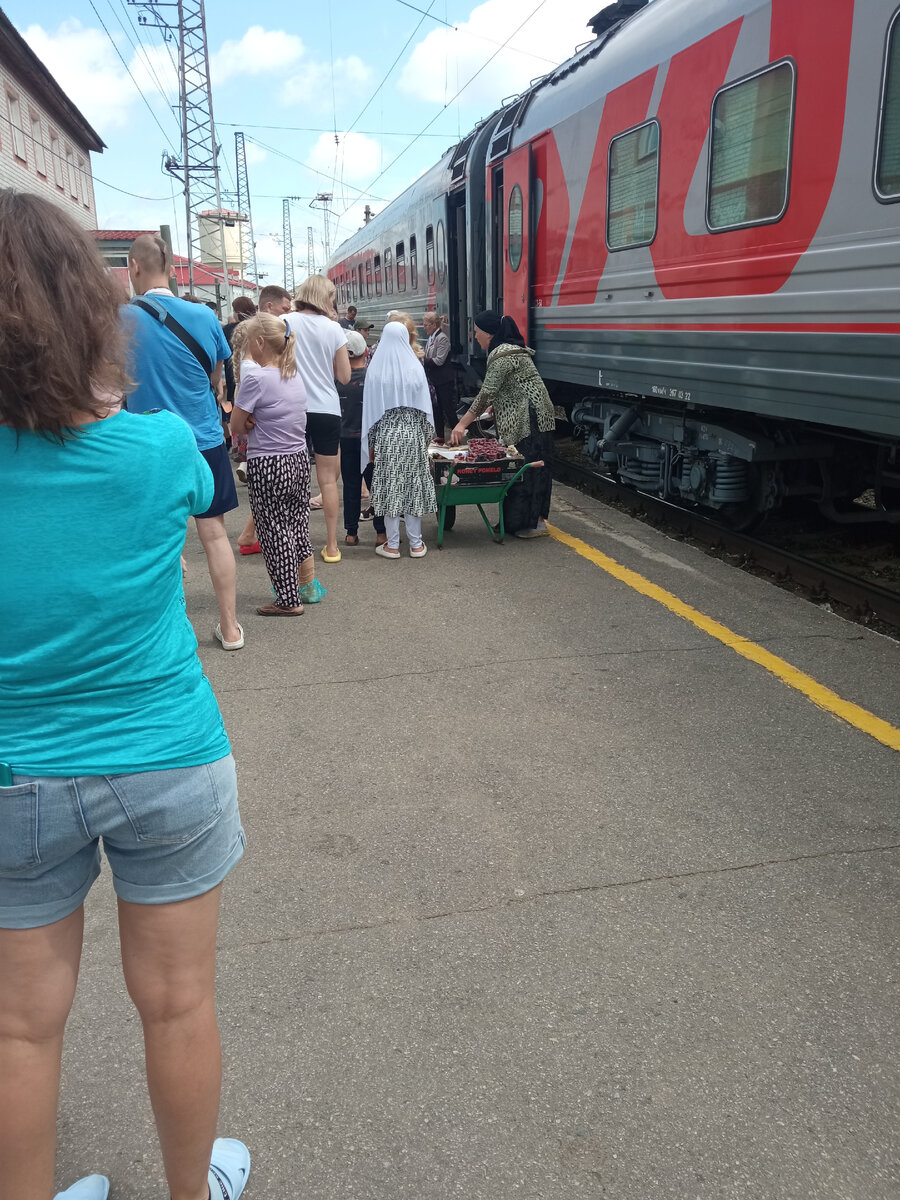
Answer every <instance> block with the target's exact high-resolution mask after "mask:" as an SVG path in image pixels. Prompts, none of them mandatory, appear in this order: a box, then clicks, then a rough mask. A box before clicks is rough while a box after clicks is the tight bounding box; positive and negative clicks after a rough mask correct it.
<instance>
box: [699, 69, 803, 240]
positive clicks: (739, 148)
mask: <svg viewBox="0 0 900 1200" xmlns="http://www.w3.org/2000/svg"><path fill="white" fill-rule="evenodd" d="M793 109H794V65H793V63H792V62H781V63H777V64H776V65H775V66H774V67H768V68H767V69H766V70H765V71H762V72H760V73H759V74H758V75H754V76H753V77H752V78H750V79H745V80H743V82H741V83H733V84H729V85H728V87H724V88H722V89H721V91H719V92H717V93H716V96H715V99H714V100H713V104H712V117H711V123H710V131H711V137H710V151H709V188H708V195H707V204H706V222H707V225H708V226H709V228H710V230H711V231H712V232H713V233H716V232H719V231H721V230H724V229H735V228H738V227H740V226H744V225H761V224H764V223H766V222H767V221H780V220H781V218H782V217H783V216H784V214H785V212H786V210H787V205H788V186H789V179H790V164H791V125H792V117H793Z"/></svg>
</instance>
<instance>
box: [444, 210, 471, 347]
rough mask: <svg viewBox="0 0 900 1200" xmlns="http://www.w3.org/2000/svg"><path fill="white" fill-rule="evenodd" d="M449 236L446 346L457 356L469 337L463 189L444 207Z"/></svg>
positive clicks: (467, 273) (467, 272)
mask: <svg viewBox="0 0 900 1200" xmlns="http://www.w3.org/2000/svg"><path fill="white" fill-rule="evenodd" d="M447 231H448V235H449V254H448V263H447V266H448V268H449V278H448V313H447V315H448V317H449V318H450V330H449V333H450V344H451V346H452V347H453V353H454V354H459V353H460V352H461V351H462V350H463V348H464V347H465V346H466V344H467V342H468V338H469V334H468V326H469V310H468V291H469V271H468V266H467V256H466V193H465V190H464V189H460V190H459V191H458V192H456V193H454V194H451V195H450V198H449V204H448V206H447Z"/></svg>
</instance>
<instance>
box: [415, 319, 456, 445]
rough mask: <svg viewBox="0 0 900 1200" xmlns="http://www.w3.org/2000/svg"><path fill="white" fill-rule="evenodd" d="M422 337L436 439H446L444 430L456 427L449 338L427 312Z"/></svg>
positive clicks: (439, 323)
mask: <svg viewBox="0 0 900 1200" xmlns="http://www.w3.org/2000/svg"><path fill="white" fill-rule="evenodd" d="M422 324H423V325H424V326H425V334H426V336H427V338H428V340H427V341H426V343H425V374H426V375H427V376H428V382H429V383H430V384H431V386H432V387H433V388H434V394H435V397H436V400H435V403H434V431H435V437H438V438H443V437H446V436H447V435H446V430H448V429H452V428H453V426H454V425H455V424H456V372H455V371H454V369H453V363H452V362H451V361H450V339H449V338H448V337H447V335H446V333H445V332H444V330H443V328H442V325H441V318H440V317H439V316H438V315H437V313H434V312H427V313H426V314H425V316H424V317H423V318H422Z"/></svg>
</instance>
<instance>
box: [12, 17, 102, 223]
mask: <svg viewBox="0 0 900 1200" xmlns="http://www.w3.org/2000/svg"><path fill="white" fill-rule="evenodd" d="M103 149H104V143H103V141H102V140H101V139H100V136H99V134H98V133H97V132H96V130H94V129H93V128H92V127H91V126H90V125H89V124H88V122H87V121H86V120H85V118H84V116H83V115H82V114H81V113H80V112H79V111H78V109H77V108H76V107H75V105H74V104H73V103H72V101H71V100H70V99H69V98H68V96H67V95H66V94H65V92H64V91H63V90H62V88H61V87H60V86H59V84H58V83H57V82H56V80H55V79H54V78H53V76H52V75H51V74H50V72H49V71H48V70H47V68H46V67H45V66H44V64H43V63H42V62H41V60H40V59H39V58H38V57H37V55H36V54H35V53H34V51H33V50H32V49H31V47H30V46H29V45H28V43H27V42H26V41H25V39H24V38H23V37H22V36H21V35H20V34H19V33H18V32H17V31H16V29H15V27H14V26H13V25H12V23H11V22H10V20H9V18H8V17H7V16H6V14H5V13H4V12H3V10H2V9H0V187H4V188H6V187H9V188H15V189H16V190H17V191H23V192H34V193H35V194H36V195H40V196H44V197H46V198H47V199H48V200H52V201H53V202H54V203H55V204H58V205H59V206H60V208H63V209H64V210H65V211H66V212H68V213H69V215H70V216H71V217H73V218H74V219H75V220H76V221H77V222H78V224H79V225H82V226H84V228H85V229H95V228H96V226H97V209H96V204H95V201H94V181H93V175H92V172H91V154H92V153H94V154H100V153H102V151H103Z"/></svg>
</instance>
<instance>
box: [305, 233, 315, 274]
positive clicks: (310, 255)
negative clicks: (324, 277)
mask: <svg viewBox="0 0 900 1200" xmlns="http://www.w3.org/2000/svg"><path fill="white" fill-rule="evenodd" d="M306 270H307V271H308V272H309V274H310V275H315V273H316V236H315V231H314V230H313V227H312V225H307V227H306Z"/></svg>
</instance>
